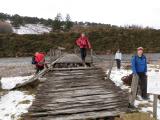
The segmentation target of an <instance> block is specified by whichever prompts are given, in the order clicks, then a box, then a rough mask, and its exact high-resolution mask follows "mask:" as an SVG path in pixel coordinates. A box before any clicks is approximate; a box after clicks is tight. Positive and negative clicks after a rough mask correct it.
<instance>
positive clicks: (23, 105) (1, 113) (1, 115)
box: [0, 76, 35, 120]
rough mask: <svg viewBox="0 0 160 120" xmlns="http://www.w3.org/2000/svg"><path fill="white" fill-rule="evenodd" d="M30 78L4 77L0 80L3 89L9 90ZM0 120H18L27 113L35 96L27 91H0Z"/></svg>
mask: <svg viewBox="0 0 160 120" xmlns="http://www.w3.org/2000/svg"><path fill="white" fill-rule="evenodd" d="M31 77H32V76H26V77H8V78H7V77H5V78H2V79H1V84H2V88H3V89H11V88H13V87H14V86H15V85H16V84H18V83H22V82H24V81H26V80H28V79H29V78H31ZM0 96H1V98H0V120H18V119H19V118H20V116H21V115H22V114H24V113H27V110H28V108H29V107H30V106H31V104H32V101H33V100H34V98H35V95H34V94H32V93H30V92H29V91H20V90H16V91H14V90H13V91H1V92H0Z"/></svg>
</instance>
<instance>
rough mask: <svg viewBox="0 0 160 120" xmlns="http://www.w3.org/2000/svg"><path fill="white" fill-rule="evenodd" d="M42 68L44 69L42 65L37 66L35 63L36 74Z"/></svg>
mask: <svg viewBox="0 0 160 120" xmlns="http://www.w3.org/2000/svg"><path fill="white" fill-rule="evenodd" d="M43 69H44V66H38V65H36V74H37V73H39V72H40V71H41V70H43Z"/></svg>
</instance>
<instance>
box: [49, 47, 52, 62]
mask: <svg viewBox="0 0 160 120" xmlns="http://www.w3.org/2000/svg"><path fill="white" fill-rule="evenodd" d="M49 58H50V62H52V49H50V50H49Z"/></svg>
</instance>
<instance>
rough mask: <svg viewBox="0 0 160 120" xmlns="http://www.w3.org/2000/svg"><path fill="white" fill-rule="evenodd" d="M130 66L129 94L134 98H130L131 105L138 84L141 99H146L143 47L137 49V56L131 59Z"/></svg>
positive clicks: (145, 59)
mask: <svg viewBox="0 0 160 120" xmlns="http://www.w3.org/2000/svg"><path fill="white" fill-rule="evenodd" d="M131 64H132V72H133V80H132V85H131V94H132V95H134V96H131V97H132V98H131V99H130V100H131V101H132V102H131V104H132V105H133V104H134V101H135V98H136V95H137V91H138V84H139V86H140V90H141V97H142V98H143V99H148V96H147V77H146V73H147V58H146V56H145V55H144V54H143V47H139V48H137V54H136V55H134V56H133V57H132V60H131ZM136 83H137V84H136Z"/></svg>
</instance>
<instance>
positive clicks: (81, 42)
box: [76, 33, 91, 66]
mask: <svg viewBox="0 0 160 120" xmlns="http://www.w3.org/2000/svg"><path fill="white" fill-rule="evenodd" d="M76 44H77V46H79V48H80V52H81V59H82V63H83V65H84V66H86V64H85V58H86V55H87V49H91V44H90V42H89V40H88V37H86V35H85V33H82V34H81V36H80V37H79V38H78V39H77V40H76Z"/></svg>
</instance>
